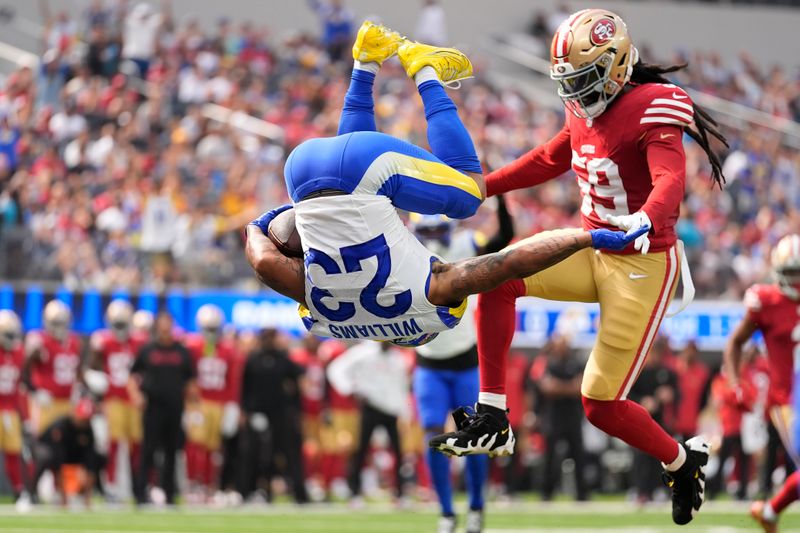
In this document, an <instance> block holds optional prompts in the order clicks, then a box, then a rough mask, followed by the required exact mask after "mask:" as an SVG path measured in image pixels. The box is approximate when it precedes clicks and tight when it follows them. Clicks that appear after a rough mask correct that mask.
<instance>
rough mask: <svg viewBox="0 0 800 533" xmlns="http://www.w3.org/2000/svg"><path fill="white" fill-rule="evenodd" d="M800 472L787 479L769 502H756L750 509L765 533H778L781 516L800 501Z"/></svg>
mask: <svg viewBox="0 0 800 533" xmlns="http://www.w3.org/2000/svg"><path fill="white" fill-rule="evenodd" d="M799 491H800V472H794V473H792V475H791V476H789V477H788V478H786V481H785V482H784V483H783V486H782V487H781V489H780V490H779V491H778V493H777V494H776V495H775V496H773V498H772V499H771V500H770V501H768V502H763V501H756V502H753V505H752V506H751V507H750V514H751V515H752V517H753V518H754V519H755V520H756V521H757V522H758V523H759V525H760V526H761V527H762V529H763V530H764V531H765V533H775V532H777V531H778V518H779V517H780V514H781V513H782V512H783V511H784V510H785V509H786V508H787V507H788V506H789V505H791V504H792V503H793V502H795V501H797V500H798V499H800V492H799Z"/></svg>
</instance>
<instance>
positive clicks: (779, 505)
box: [769, 472, 800, 514]
mask: <svg viewBox="0 0 800 533" xmlns="http://www.w3.org/2000/svg"><path fill="white" fill-rule="evenodd" d="M798 485H800V472H794V473H793V474H792V475H791V476H789V477H788V478H786V481H785V482H784V483H783V486H782V487H781V490H779V491H778V494H776V495H775V496H774V497H773V498H772V499H771V500H770V501H769V504H770V505H771V506H772V508H773V509H774V510H775V514H780V512H781V511H783V510H784V509H786V508H787V507H788V506H789V504H791V503H792V502H793V501H795V500H797V499H798V498H800V494H798V490H800V487H799V486H798Z"/></svg>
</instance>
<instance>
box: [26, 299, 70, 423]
mask: <svg viewBox="0 0 800 533" xmlns="http://www.w3.org/2000/svg"><path fill="white" fill-rule="evenodd" d="M71 320H72V313H71V312H70V310H69V307H67V306H66V304H64V302H61V301H60V300H53V301H51V302H49V303H48V304H47V305H46V306H45V307H44V313H43V322H44V329H42V330H37V331H31V332H29V333H28V335H27V338H26V339H25V353H26V358H25V366H24V369H23V376H25V383H26V385H28V387H29V389H30V391H31V418H32V419H33V421H34V427H35V428H36V433H37V434H38V433H40V432H42V431H43V430H44V429H45V428H47V427H48V426H49V425H50V424H51V423H52V422H53V421H54V420H55V419H56V418H60V417H62V416H67V415H69V414H70V413H71V412H72V403H71V401H70V398H71V396H72V388H73V387H74V386H75V383H76V382H77V377H78V368H79V366H80V361H81V356H80V353H81V341H80V338H79V337H78V335H76V334H75V333H72V332H71V331H70V330H69V327H70V322H71Z"/></svg>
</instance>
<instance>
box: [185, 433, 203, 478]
mask: <svg viewBox="0 0 800 533" xmlns="http://www.w3.org/2000/svg"><path fill="white" fill-rule="evenodd" d="M186 477H188V478H189V479H190V480H191V481H194V482H198V483H199V482H200V447H199V446H198V445H197V444H195V443H194V442H187V443H186Z"/></svg>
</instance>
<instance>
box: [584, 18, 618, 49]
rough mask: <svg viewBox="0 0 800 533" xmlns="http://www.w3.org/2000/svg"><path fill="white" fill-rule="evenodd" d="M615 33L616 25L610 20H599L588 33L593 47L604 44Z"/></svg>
mask: <svg viewBox="0 0 800 533" xmlns="http://www.w3.org/2000/svg"><path fill="white" fill-rule="evenodd" d="M615 33H617V25H616V24H614V21H613V20H611V19H600V20H598V21H597V22H595V23H594V26H592V31H591V32H590V33H589V40H590V41H592V44H593V45H595V46H600V45H601V44H606V43H607V42H608V41H610V40H611V38H612V37H614V34H615Z"/></svg>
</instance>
